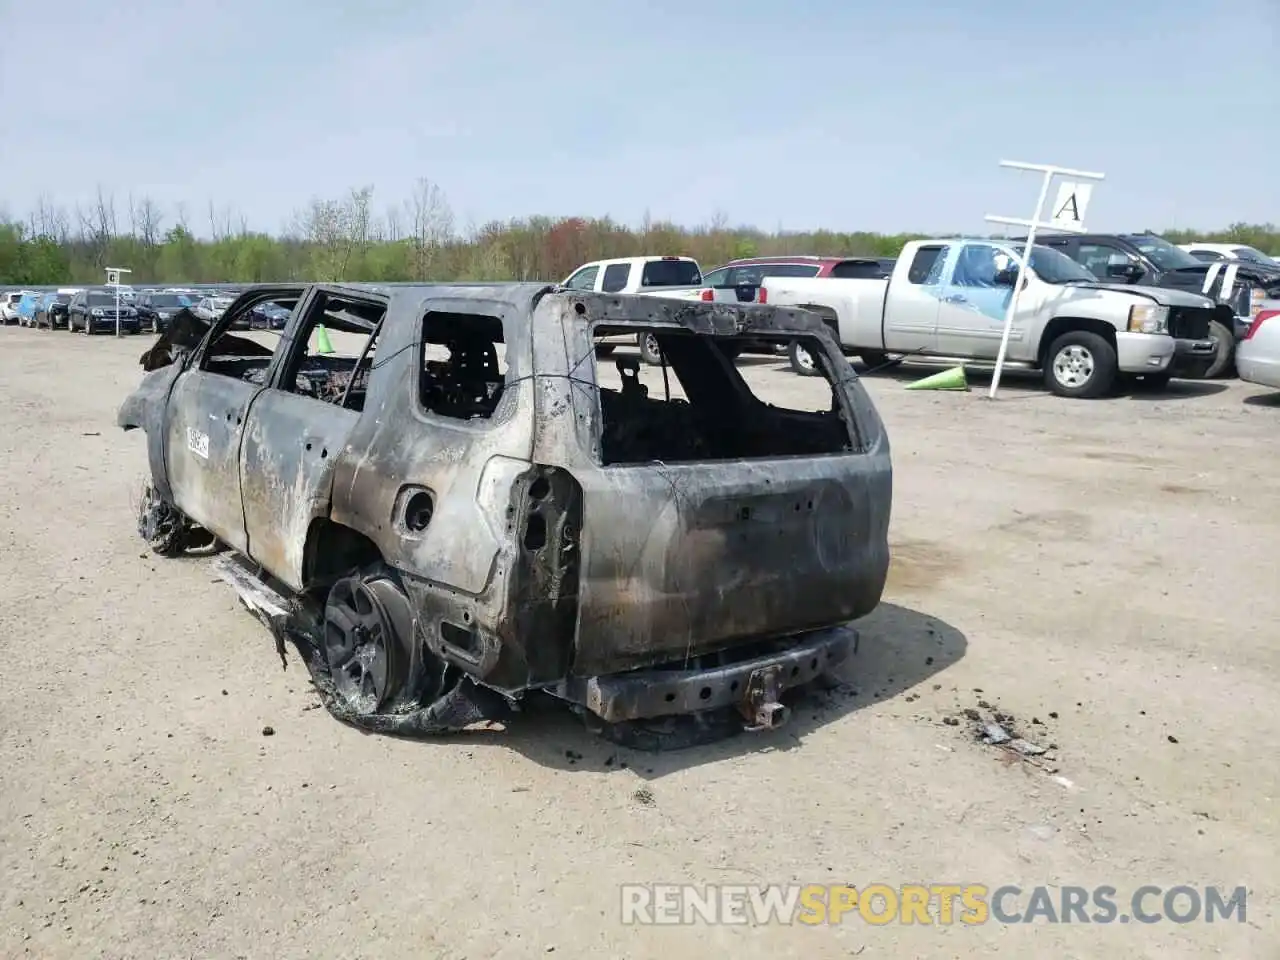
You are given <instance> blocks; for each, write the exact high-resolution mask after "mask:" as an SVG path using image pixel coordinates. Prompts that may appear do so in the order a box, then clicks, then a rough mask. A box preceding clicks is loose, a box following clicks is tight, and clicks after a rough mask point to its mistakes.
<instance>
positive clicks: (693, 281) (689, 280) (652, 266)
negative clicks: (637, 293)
mask: <svg viewBox="0 0 1280 960" xmlns="http://www.w3.org/2000/svg"><path fill="white" fill-rule="evenodd" d="M701 282H702V271H700V270H699V269H698V265H697V264H696V263H694V261H692V260H650V261H649V262H648V263H646V264H645V265H644V270H643V272H642V273H641V274H640V286H642V287H692V286H695V285H697V284H699V283H701Z"/></svg>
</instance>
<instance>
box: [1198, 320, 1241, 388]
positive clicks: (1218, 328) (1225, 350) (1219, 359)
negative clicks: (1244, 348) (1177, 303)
mask: <svg viewBox="0 0 1280 960" xmlns="http://www.w3.org/2000/svg"><path fill="white" fill-rule="evenodd" d="M1209 336H1210V337H1211V338H1212V339H1213V340H1216V341H1217V349H1216V350H1215V351H1214V353H1213V363H1211V364H1209V369H1208V370H1206V371H1205V372H1204V378H1205V379H1206V380H1216V379H1217V378H1219V377H1227V376H1230V375H1231V373H1230V371H1231V366H1232V363H1233V362H1234V360H1235V354H1236V338H1235V337H1234V336H1232V333H1231V331H1230V330H1228V329H1227V327H1226V325H1225V324H1221V323H1219V322H1218V321H1217V320H1211V321H1209Z"/></svg>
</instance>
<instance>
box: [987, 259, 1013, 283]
mask: <svg viewBox="0 0 1280 960" xmlns="http://www.w3.org/2000/svg"><path fill="white" fill-rule="evenodd" d="M991 279H992V281H993V282H994V283H995V284H996V286H998V287H1012V286H1013V285H1014V284H1016V283H1017V282H1018V266H1017V264H1012V265H1010V266H1008V267H1005V268H1004V269H1003V270H997V271H996V275H995V276H994V277H992V278H991Z"/></svg>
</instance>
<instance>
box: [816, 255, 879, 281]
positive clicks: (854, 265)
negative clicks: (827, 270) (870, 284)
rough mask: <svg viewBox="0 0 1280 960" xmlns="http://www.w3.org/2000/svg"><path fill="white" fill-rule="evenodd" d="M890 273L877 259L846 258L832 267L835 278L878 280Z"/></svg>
mask: <svg viewBox="0 0 1280 960" xmlns="http://www.w3.org/2000/svg"><path fill="white" fill-rule="evenodd" d="M887 275H888V274H887V273H886V272H885V269H884V267H882V266H881V265H880V263H879V261H877V260H845V261H844V262H843V263H837V264H836V265H835V266H834V267H832V268H831V274H830V276H831V277H832V278H833V279H835V280H878V279H880V278H881V277H885V276H887Z"/></svg>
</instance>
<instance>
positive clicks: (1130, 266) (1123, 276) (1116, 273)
mask: <svg viewBox="0 0 1280 960" xmlns="http://www.w3.org/2000/svg"><path fill="white" fill-rule="evenodd" d="M1142 274H1143V269H1142V268H1141V267H1140V266H1138V265H1137V264H1136V263H1108V264H1107V276H1108V277H1116V278H1117V279H1120V280H1137V279H1138V278H1139V277H1141V276H1142Z"/></svg>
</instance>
